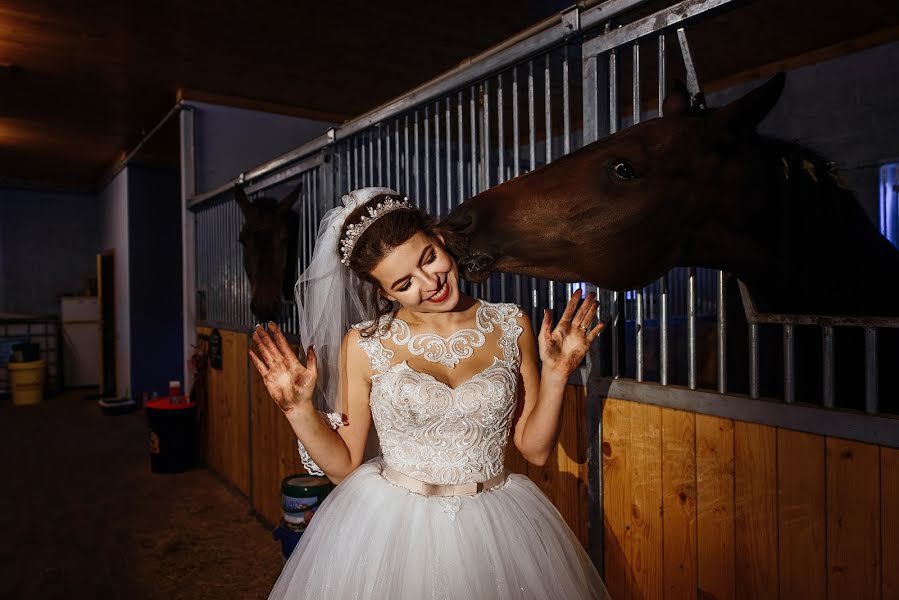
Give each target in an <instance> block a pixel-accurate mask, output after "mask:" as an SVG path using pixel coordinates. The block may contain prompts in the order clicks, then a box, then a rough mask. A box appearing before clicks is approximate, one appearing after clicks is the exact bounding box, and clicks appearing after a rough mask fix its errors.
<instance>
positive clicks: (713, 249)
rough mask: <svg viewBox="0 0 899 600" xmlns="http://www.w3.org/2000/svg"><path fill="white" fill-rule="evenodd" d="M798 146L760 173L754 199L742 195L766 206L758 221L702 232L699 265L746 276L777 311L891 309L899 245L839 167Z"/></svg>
mask: <svg viewBox="0 0 899 600" xmlns="http://www.w3.org/2000/svg"><path fill="white" fill-rule="evenodd" d="M796 148H797V147H796V146H787V147H785V148H782V149H793V150H794V152H792V153H790V152H784V153H783V154H782V155H781V156H780V157H778V158H780V159H781V160H778V161H775V164H776V165H777V167H776V168H775V170H773V172H772V170H771V167H770V165H769V167H768V169H766V171H765V176H763V177H758V178H756V185H754V186H753V190H754V191H753V194H752V195H751V196H750V197H746V198H738V199H737V201H738V202H748V203H751V204H748V205H746V206H753V207H757V209H758V210H754V211H753V217H752V222H751V224H750V226H748V227H747V223H746V222H743V221H741V222H730V223H728V222H727V221H726V220H722V221H718V222H716V223H710V224H708V225H707V226H706V227H705V228H704V230H702V231H700V232H698V234H697V236H696V237H695V239H694V240H693V243H692V247H693V248H695V249H696V254H697V256H696V259H695V260H694V264H701V265H702V266H711V267H714V268H719V269H724V270H727V271H729V272H730V273H732V274H734V275H736V276H737V277H740V278H741V279H742V280H743V281H744V282H746V283H747V285H749V287H750V289H753V288H754V289H755V290H756V291H757V292H758V296H759V297H762V298H766V299H767V300H768V301H769V304H771V306H772V307H773V306H775V305H777V308H776V309H775V308H772V309H771V310H772V311H783V312H790V310H789V306H788V305H789V303H790V302H791V301H796V302H797V303H798V304H800V305H802V306H808V305H810V304H814V305H815V306H818V307H819V309H820V310H821V311H829V310H833V311H839V312H856V311H858V310H863V309H865V308H868V307H870V308H871V310H876V311H878V312H879V313H883V312H884V311H885V310H887V309H888V308H889V307H890V306H891V304H890V303H892V305H895V304H896V303H897V301H899V251H897V250H896V249H895V248H894V247H893V246H892V245H891V244H890V243H889V242H887V241H886V240H885V239H884V238H883V237H882V236H881V235H880V234H879V232H878V231H877V229H876V228H875V227H874V226H873V224H872V223H871V221H870V219H869V218H868V216H867V214H866V213H865V212H864V210H863V209H862V208H861V207H860V206H859V205H858V203H857V202H856V200H855V198H854V196H853V194H852V192H850V191H849V190H848V189H847V188H846V187H845V184H844V183H843V182H842V181H841V180H840V179H839V177H838V175H837V174H836V172H835V171H833V170H832V168H830V166H829V165H827V164H826V163H824V162H823V161H821V160H820V159H819V158H818V157H816V156H814V155H813V154H804V153H803V152H802V151H801V149H800V150H798V151H796ZM769 161H770V159H769ZM777 163H779V164H777ZM740 218H741V219H742V218H745V216H744V215H741V216H740ZM703 246H705V250H704V249H703ZM703 254H705V255H704V256H703ZM850 295H854V296H855V299H852V298H851V297H850ZM841 307H846V310H842V308H841Z"/></svg>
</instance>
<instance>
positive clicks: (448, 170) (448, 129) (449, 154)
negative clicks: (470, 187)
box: [445, 96, 453, 214]
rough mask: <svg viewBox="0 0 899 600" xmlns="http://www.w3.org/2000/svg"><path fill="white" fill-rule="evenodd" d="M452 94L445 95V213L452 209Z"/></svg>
mask: <svg viewBox="0 0 899 600" xmlns="http://www.w3.org/2000/svg"><path fill="white" fill-rule="evenodd" d="M452 102H453V100H452V96H447V97H446V115H445V116H446V214H449V213H450V212H451V211H452V210H453V128H452V118H451V117H452Z"/></svg>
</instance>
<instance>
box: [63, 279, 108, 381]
mask: <svg viewBox="0 0 899 600" xmlns="http://www.w3.org/2000/svg"><path fill="white" fill-rule="evenodd" d="M59 314H60V320H61V321H62V344H63V348H62V351H63V363H64V364H65V379H63V382H64V385H65V387H67V388H70V387H83V386H96V385H100V303H99V302H98V301H97V297H96V296H63V297H61V298H60V310H59Z"/></svg>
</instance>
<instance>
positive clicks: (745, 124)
mask: <svg viewBox="0 0 899 600" xmlns="http://www.w3.org/2000/svg"><path fill="white" fill-rule="evenodd" d="M786 79H787V76H786V74H785V73H784V72H783V71H781V72H779V73H777V74H776V75H775V76H774V77H772V78H771V79H769V80H768V81H766V82H765V83H763V84H762V85H760V86H758V87H757V88H755V89H754V90H752V91H750V92H749V93H747V94H745V95H744V96H743V97H741V98H737V99H736V100H734V101H733V102H731V103H730V104H726V105H724V106H722V107H721V108H719V109H717V110H716V111H715V112H714V113H712V115H711V116H710V117H709V122H710V124H711V125H712V127H713V129H715V130H717V131H718V132H720V133H722V134H724V135H726V136H732V135H736V136H739V135H741V134H747V133H751V132H753V131H755V128H756V127H757V126H758V124H759V123H761V121H762V119H764V118H765V116H767V114H768V113H769V112H771V109H772V108H774V105H775V104H777V101H778V99H779V98H780V94H781V92H783V89H784V82H785V81H786Z"/></svg>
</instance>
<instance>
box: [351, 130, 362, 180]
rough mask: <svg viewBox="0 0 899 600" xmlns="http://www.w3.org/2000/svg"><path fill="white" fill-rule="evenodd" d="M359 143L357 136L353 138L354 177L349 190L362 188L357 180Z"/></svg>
mask: <svg viewBox="0 0 899 600" xmlns="http://www.w3.org/2000/svg"><path fill="white" fill-rule="evenodd" d="M360 141H361V140H360V139H359V136H358V135H357V136H354V137H353V171H354V174H355V176H354V179H353V185H351V186H350V188H351V190H355V189H358V188H360V187H362V186H361V185H360V181H361V180H360V179H359V146H360V145H361V144H360V143H359V142H360ZM348 191H349V190H348Z"/></svg>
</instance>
